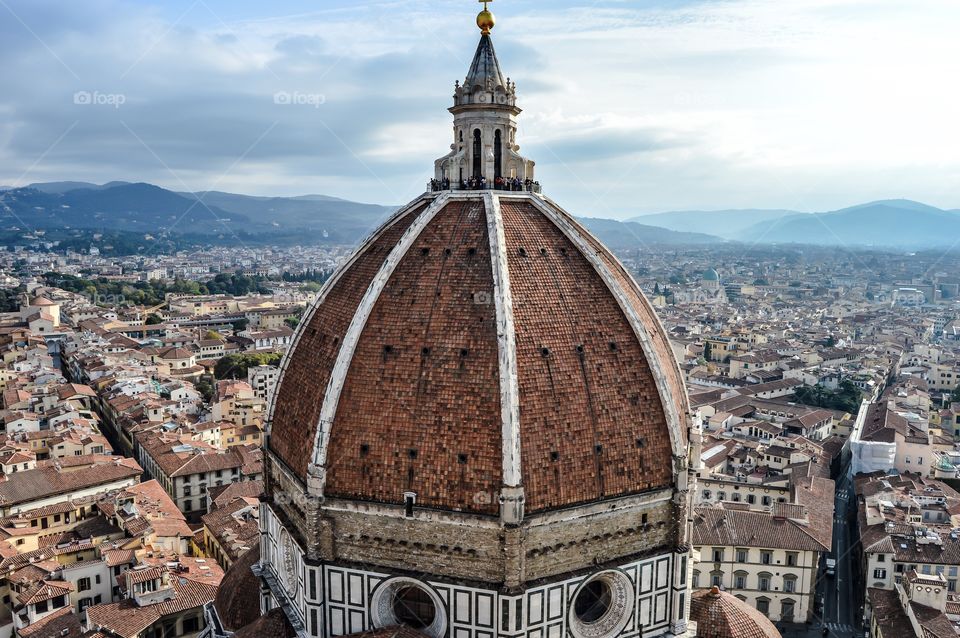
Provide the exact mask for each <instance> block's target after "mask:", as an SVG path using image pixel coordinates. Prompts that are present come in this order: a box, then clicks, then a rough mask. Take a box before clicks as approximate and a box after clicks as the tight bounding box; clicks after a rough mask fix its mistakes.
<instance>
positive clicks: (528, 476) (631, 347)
mask: <svg viewBox="0 0 960 638" xmlns="http://www.w3.org/2000/svg"><path fill="white" fill-rule="evenodd" d="M458 197H460V198H459V199H458V198H451V199H450V200H449V201H448V202H446V203H445V204H441V205H439V206H437V207H435V209H436V210H434V209H430V212H429V213H428V212H425V210H424V209H425V207H424V205H423V204H416V205H414V206H412V207H411V208H410V209H409V210H408V211H407V212H401V213H400V214H399V216H396V217H394V218H393V219H392V220H391V221H390V222H388V223H387V224H386V225H385V226H384V227H383V228H381V229H380V230H379V231H377V232H376V233H375V234H374V236H373V237H372V238H371V240H369V241H368V243H366V244H365V245H364V246H362V247H361V249H360V250H359V252H358V253H357V255H355V256H354V258H352V259H351V260H350V261H349V262H348V263H347V264H346V265H345V267H344V268H343V269H341V271H339V272H338V273H337V274H336V275H335V276H334V277H333V278H332V279H331V281H330V283H329V284H328V285H327V288H326V289H325V290H324V292H322V293H321V295H320V297H319V302H318V305H317V306H316V307H315V309H313V310H312V311H311V312H310V313H308V315H306V317H305V319H304V321H303V322H302V323H301V327H300V329H299V331H298V333H297V337H296V340H295V344H294V349H293V350H292V354H291V355H290V356H289V357H288V358H287V359H286V360H285V363H284V370H283V373H282V374H283V376H282V380H281V383H280V386H279V389H278V391H277V396H276V401H275V405H274V406H273V409H272V415H271V416H272V430H271V436H270V440H269V446H270V449H271V450H272V451H273V452H274V453H275V454H276V456H277V457H278V458H279V459H280V460H281V461H282V462H283V463H285V464H286V465H287V466H288V467H289V468H291V469H292V470H293V472H294V473H295V474H296V475H297V476H299V477H300V478H301V480H305V479H306V476H307V469H308V465H309V464H310V463H311V458H312V457H313V455H314V440H315V435H316V430H317V424H318V422H319V420H320V418H321V412H322V408H323V406H324V402H325V401H327V403H328V411H329V412H331V414H330V416H332V419H331V421H332V424H333V425H332V428H331V432H330V435H329V443H328V445H327V448H326V454H325V456H326V488H325V493H326V494H327V495H329V496H334V497H339V498H346V499H354V500H364V501H375V502H385V503H402V502H403V493H404V492H405V491H413V492H416V493H417V503H418V505H422V506H424V507H430V508H439V509H453V510H458V511H470V512H476V513H483V514H491V515H492V514H496V513H497V512H498V511H499V504H498V502H497V499H496V498H478V497H477V495H478V494H481V495H482V494H495V493H497V492H498V491H499V490H500V488H501V487H502V486H503V485H504V484H509V483H505V477H504V472H505V471H511V472H512V471H514V470H513V469H512V468H513V467H514V466H512V465H511V463H512V462H513V461H512V459H513V458H515V457H516V456H517V455H518V456H519V458H520V459H521V461H520V463H519V465H520V468H521V471H522V481H521V483H522V485H523V486H524V488H525V498H526V509H527V511H528V512H537V511H543V510H549V509H555V508H559V507H565V506H570V505H574V504H578V503H587V502H593V501H597V500H602V499H604V498H609V497H616V496H622V495H627V494H633V493H639V492H643V491H647V490H653V489H659V488H664V487H669V486H671V485H672V482H673V463H672V448H671V441H672V439H671V431H674V432H676V433H677V434H676V437H677V438H678V439H680V440H679V441H677V444H678V445H680V446H683V445H685V442H684V441H683V440H682V439H683V437H684V436H685V432H686V426H685V418H686V416H685V415H686V414H687V413H688V411H689V410H688V408H687V402H686V391H685V388H684V384H683V381H682V377H681V375H680V371H679V368H678V366H677V363H676V360H675V359H674V356H673V353H672V350H671V347H670V344H669V341H668V339H667V336H666V333H665V331H664V330H663V328H662V326H661V325H660V323H659V321H658V319H657V317H656V315H655V314H654V312H653V310H652V308H651V306H650V305H649V303H648V302H647V301H646V299H645V298H644V297H643V295H642V293H641V292H640V290H639V288H638V287H637V285H636V283H635V282H634V281H633V279H632V278H631V277H630V275H629V274H627V272H626V271H625V270H624V268H623V267H622V266H621V265H620V264H619V262H618V261H617V260H616V259H615V258H614V257H613V256H612V254H610V252H609V251H608V250H606V249H605V248H604V247H603V246H602V245H601V244H600V243H599V242H598V241H597V240H595V239H594V238H593V237H592V236H591V235H590V234H589V233H588V232H587V231H586V230H584V229H583V228H581V227H580V226H579V225H578V224H577V223H576V222H575V221H574V220H573V218H572V217H570V216H568V215H567V214H566V213H565V212H563V211H561V210H560V209H559V208H556V207H555V206H554V205H553V204H552V203H550V202H547V203H542V202H541V204H537V203H535V201H534V200H532V199H525V198H522V197H511V196H508V195H506V194H504V195H499V196H498V197H499V209H497V208H496V207H494V206H491V205H490V203H491V202H492V200H490V201H487V200H485V199H484V198H483V197H482V196H481V195H480V194H472V195H463V196H458ZM537 201H540V200H537ZM434 213H435V214H434ZM498 213H499V214H498ZM413 224H417V227H416V229H417V230H419V234H417V235H416V236H415V237H412V238H410V237H409V236H408V238H409V239H410V241H409V243H401V244H400V248H399V249H398V254H395V255H394V257H395V261H394V260H391V263H390V266H392V270H390V272H389V276H388V277H387V278H386V280H385V281H384V282H383V283H384V285H383V287H382V289H380V288H378V287H375V286H372V285H371V282H372V281H373V278H374V275H375V274H376V273H377V272H378V270H379V269H380V266H381V265H382V264H383V263H384V261H385V259H386V258H387V256H388V255H389V254H391V251H392V250H393V249H394V248H395V247H396V246H398V242H399V240H400V238H401V236H402V235H403V234H404V232H405V231H406V230H407V229H409V228H410V227H411V225H413ZM491 228H492V229H495V230H496V231H497V236H495V237H494V241H491V237H490V236H489V235H488V230H489V229H491ZM501 235H502V236H501ZM498 238H499V239H500V241H499V242H498V241H497V239H498ZM400 253H402V254H400ZM368 289H369V292H370V295H369V298H368V302H369V303H368V304H366V305H361V299H362V298H363V297H364V294H365V293H366V292H367V291H368ZM506 291H509V293H510V299H511V302H512V306H507V305H506V299H505V297H504V293H505V292H506ZM498 295H499V297H498ZM498 299H499V300H500V301H498ZM498 309H499V312H500V314H499V315H498ZM355 316H357V322H358V324H357V325H358V326H359V327H361V328H362V330H359V332H358V333H357V335H356V340H355V341H354V340H353V336H350V341H349V343H348V342H347V339H348V329H349V327H350V325H351V321H352V320H353V319H354V317H355ZM507 322H509V326H511V327H512V328H513V332H514V340H513V341H514V342H513V343H512V344H511V343H510V342H509V340H507V338H506V337H504V338H503V339H498V336H500V335H503V334H504V330H505V326H507V325H508V323H507ZM341 356H342V357H343V358H344V360H343V361H341V363H342V364H343V368H342V370H343V372H344V375H343V377H342V385H341V384H340V383H338V381H339V380H341V378H339V377H336V378H334V384H333V385H334V386H336V390H330V392H332V393H337V395H336V399H335V400H334V398H333V395H328V384H329V382H330V380H331V377H332V376H333V370H334V365H335V364H336V362H337V359H338V357H341ZM511 361H512V362H514V365H515V370H516V372H515V374H516V378H515V386H513V384H512V382H511V377H504V376H503V373H502V372H501V363H502V362H504V363H503V365H504V366H507V367H506V368H505V369H507V370H509V369H510V367H511V366H510V362H511ZM331 387H332V386H331ZM514 392H515V394H516V396H515V402H516V409H514V408H513V407H512V405H513V400H511V398H510V396H511V395H512V394H513V393H514ZM671 415H679V416H671ZM671 419H672V421H671ZM505 423H506V424H505ZM671 426H672V427H673V428H674V429H673V430H671ZM513 428H515V430H514V429H513ZM505 431H506V432H508V433H509V432H511V431H518V432H519V435H518V439H519V440H518V441H516V443H514V441H513V440H507V441H506V442H504V440H503V432H505ZM517 453H519V454H517ZM505 468H507V469H506V470H505Z"/></svg>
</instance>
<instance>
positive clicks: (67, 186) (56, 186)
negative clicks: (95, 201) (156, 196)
mask: <svg viewBox="0 0 960 638" xmlns="http://www.w3.org/2000/svg"><path fill="white" fill-rule="evenodd" d="M129 183H130V182H107V183H106V184H91V183H90V182H36V183H34V184H28V185H27V188H35V189H37V190H38V191H41V192H44V193H60V194H62V193H68V192H70V191H75V190H78V189H81V188H84V189H87V190H92V191H99V190H104V189H107V188H113V187H114V186H123V185H126V184H129Z"/></svg>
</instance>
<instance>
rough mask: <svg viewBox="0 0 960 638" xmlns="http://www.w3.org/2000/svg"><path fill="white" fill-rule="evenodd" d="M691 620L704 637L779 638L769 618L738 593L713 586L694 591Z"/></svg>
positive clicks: (698, 633)
mask: <svg viewBox="0 0 960 638" xmlns="http://www.w3.org/2000/svg"><path fill="white" fill-rule="evenodd" d="M690 620H692V621H694V622H696V623H697V636H702V637H703V638H780V632H779V631H777V628H776V627H775V626H774V625H773V623H772V622H770V619H769V618H767V617H766V616H764V615H763V614H761V613H760V612H759V611H757V610H756V609H754V608H753V607H751V606H750V605H748V604H747V603H745V602H743V601H742V600H740V599H739V598H737V597H736V596H733V595H731V594H728V593H727V592H723V591H720V590H719V589H718V588H716V587H714V588H712V589H701V590H699V591H696V592H694V594H693V596H692V597H691V599H690Z"/></svg>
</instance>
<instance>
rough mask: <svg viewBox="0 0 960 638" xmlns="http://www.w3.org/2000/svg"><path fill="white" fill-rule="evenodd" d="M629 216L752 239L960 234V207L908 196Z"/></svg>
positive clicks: (890, 242) (938, 239)
mask: <svg viewBox="0 0 960 638" xmlns="http://www.w3.org/2000/svg"><path fill="white" fill-rule="evenodd" d="M632 221H636V222H639V223H644V224H651V225H654V226H661V227H664V228H671V229H677V230H680V229H683V230H697V231H700V232H704V233H709V234H714V235H717V236H719V237H723V238H724V239H728V240H733V241H739V242H749V243H751V244H812V245H818V246H858V247H890V248H938V247H944V246H950V247H953V246H954V244H955V243H956V242H957V240H958V238H960V211H958V210H944V209H940V208H936V207H934V206H928V205H927V204H922V203H920V202H915V201H911V200H907V199H891V200H882V201H876V202H870V203H867V204H859V205H856V206H851V207H849V208H842V209H840V210H834V211H828V212H822V213H801V212H798V211H790V210H755V209H751V210H718V211H674V212H667V213H654V214H651V215H643V216H640V217H634V218H632Z"/></svg>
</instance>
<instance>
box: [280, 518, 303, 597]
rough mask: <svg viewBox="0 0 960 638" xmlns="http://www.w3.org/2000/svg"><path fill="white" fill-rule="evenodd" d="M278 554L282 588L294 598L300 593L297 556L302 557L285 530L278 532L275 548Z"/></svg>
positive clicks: (294, 542)
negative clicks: (278, 536)
mask: <svg viewBox="0 0 960 638" xmlns="http://www.w3.org/2000/svg"><path fill="white" fill-rule="evenodd" d="M277 549H278V550H279V552H280V568H281V570H282V571H281V579H282V581H283V584H284V587H285V588H286V590H287V593H288V594H289V595H290V597H291V598H296V597H297V593H298V592H299V591H300V569H299V567H300V562H301V561H300V560H299V556H298V554H300V555H301V556H302V554H301V553H300V552H299V548H298V547H297V544H296V541H294V540H293V536H291V535H290V532H288V531H287V530H286V528H282V531H281V532H280V544H279V547H278V548H277Z"/></svg>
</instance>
